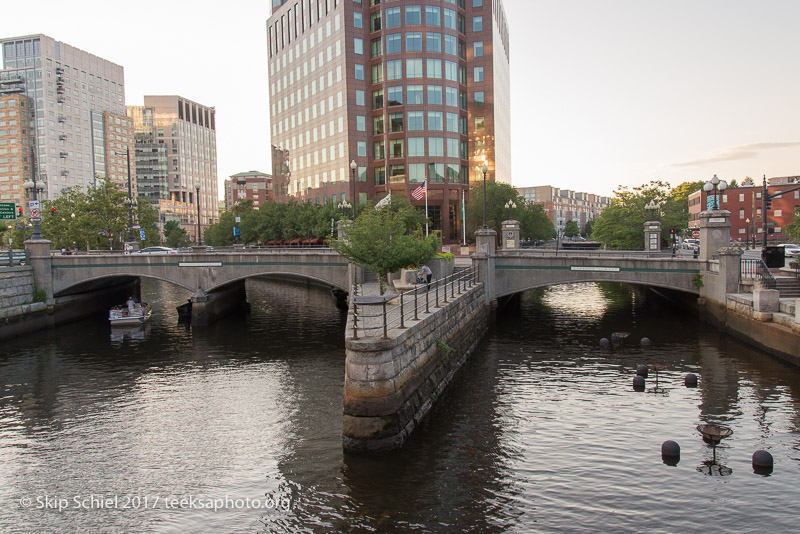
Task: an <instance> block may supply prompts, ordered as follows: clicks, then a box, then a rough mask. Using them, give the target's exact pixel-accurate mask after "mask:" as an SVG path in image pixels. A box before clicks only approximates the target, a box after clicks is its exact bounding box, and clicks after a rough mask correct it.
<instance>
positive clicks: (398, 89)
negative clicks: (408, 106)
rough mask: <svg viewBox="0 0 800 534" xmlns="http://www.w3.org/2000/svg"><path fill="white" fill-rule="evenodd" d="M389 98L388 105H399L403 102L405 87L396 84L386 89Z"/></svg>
mask: <svg viewBox="0 0 800 534" xmlns="http://www.w3.org/2000/svg"><path fill="white" fill-rule="evenodd" d="M386 92H387V95H386V97H387V98H388V105H390V106H399V105H401V104H402V103H403V87H402V86H395V87H389V88H387V89H386Z"/></svg>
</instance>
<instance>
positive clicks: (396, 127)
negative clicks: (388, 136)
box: [389, 113, 403, 132]
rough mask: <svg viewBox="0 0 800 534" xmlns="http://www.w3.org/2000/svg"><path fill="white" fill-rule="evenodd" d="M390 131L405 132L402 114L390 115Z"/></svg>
mask: <svg viewBox="0 0 800 534" xmlns="http://www.w3.org/2000/svg"><path fill="white" fill-rule="evenodd" d="M389 131H390V132H402V131H403V114H402V113H389Z"/></svg>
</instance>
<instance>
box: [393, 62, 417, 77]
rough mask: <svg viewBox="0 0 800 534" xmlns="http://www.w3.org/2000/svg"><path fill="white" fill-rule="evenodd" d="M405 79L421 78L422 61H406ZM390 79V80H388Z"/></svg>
mask: <svg viewBox="0 0 800 534" xmlns="http://www.w3.org/2000/svg"><path fill="white" fill-rule="evenodd" d="M406 77H407V78H422V59H407V60H406ZM389 79H391V78H389Z"/></svg>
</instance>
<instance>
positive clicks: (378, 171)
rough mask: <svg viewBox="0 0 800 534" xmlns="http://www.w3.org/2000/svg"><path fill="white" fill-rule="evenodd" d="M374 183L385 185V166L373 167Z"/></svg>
mask: <svg viewBox="0 0 800 534" xmlns="http://www.w3.org/2000/svg"><path fill="white" fill-rule="evenodd" d="M375 185H386V167H375Z"/></svg>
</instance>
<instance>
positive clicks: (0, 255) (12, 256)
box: [0, 250, 28, 267]
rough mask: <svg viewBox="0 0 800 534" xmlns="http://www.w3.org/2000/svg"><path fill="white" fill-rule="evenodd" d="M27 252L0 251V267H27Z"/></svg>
mask: <svg viewBox="0 0 800 534" xmlns="http://www.w3.org/2000/svg"><path fill="white" fill-rule="evenodd" d="M27 263H28V251H27V250H2V251H0V266H3V267H13V266H15V265H27Z"/></svg>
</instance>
